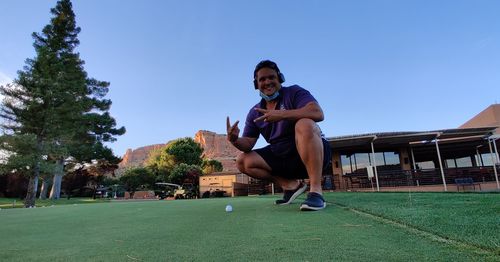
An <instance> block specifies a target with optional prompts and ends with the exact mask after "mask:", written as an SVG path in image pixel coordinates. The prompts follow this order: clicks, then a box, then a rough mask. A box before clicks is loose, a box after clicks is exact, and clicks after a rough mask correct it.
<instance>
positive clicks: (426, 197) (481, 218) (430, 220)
mask: <svg viewBox="0 0 500 262" xmlns="http://www.w3.org/2000/svg"><path fill="white" fill-rule="evenodd" d="M332 202H334V203H337V204H340V205H343V206H346V207H349V208H352V209H355V210H360V211H363V212H367V213H370V214H373V215H376V216H380V217H383V218H388V219H390V220H392V221H396V222H398V223H401V224H403V225H408V226H411V227H413V228H416V229H419V230H423V231H425V232H430V233H432V234H435V235H437V236H440V237H443V238H448V239H452V240H456V241H460V242H463V243H468V244H470V245H475V246H477V247H480V248H483V249H487V250H491V251H494V252H496V253H497V254H500V194H495V193H489V194H484V193H483V194H480V193H479V194H478V193H465V194H458V193H377V194H374V193H339V194H335V197H334V198H333V199H332Z"/></svg>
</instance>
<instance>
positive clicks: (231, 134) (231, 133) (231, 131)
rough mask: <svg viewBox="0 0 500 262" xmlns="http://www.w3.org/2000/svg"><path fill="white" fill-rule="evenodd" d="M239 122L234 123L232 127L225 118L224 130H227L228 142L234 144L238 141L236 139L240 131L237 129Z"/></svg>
mask: <svg viewBox="0 0 500 262" xmlns="http://www.w3.org/2000/svg"><path fill="white" fill-rule="evenodd" d="M239 122H240V121H236V122H234V124H233V125H231V123H230V122H229V117H227V118H226V128H227V140H229V142H235V141H236V140H238V137H239V135H240V129H239V128H238V123H239Z"/></svg>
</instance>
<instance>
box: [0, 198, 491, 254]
mask: <svg viewBox="0 0 500 262" xmlns="http://www.w3.org/2000/svg"><path fill="white" fill-rule="evenodd" d="M333 197H334V194H326V198H327V200H328V199H329V198H333ZM276 198H277V196H275V197H269V196H266V197H239V198H220V199H201V200H178V201H146V202H111V203H99V204H91V205H88V204H86V205H66V206H54V207H45V208H35V209H9V210H1V211H0V225H1V226H0V236H2V237H1V238H0V250H1V251H0V253H1V254H2V260H5V261H27V260H37V261H88V260H92V261H125V260H128V261H139V260H140V261H158V260H160V261H172V260H174V261H186V260H189V261H191V260H207V261H214V260H231V261H234V260H240V261H248V260H253V261H263V260H264V261H270V260H272V261H276V260H277V261H304V260H307V261H333V260H343V261H345V260H349V261H361V260H375V261H381V260H383V261H401V260H414V261H422V260H433V261H436V260H438V261H439V260H441V261H450V260H453V261H471V260H491V261H495V260H497V261H498V259H499V257H498V256H497V255H495V254H494V253H493V252H488V251H484V250H480V249H476V248H474V247H467V246H457V245H454V244H450V243H447V242H442V240H440V239H435V238H432V237H429V236H425V235H422V234H416V233H415V232H413V231H412V230H407V229H405V228H403V227H400V226H396V225H394V224H391V223H387V222H384V221H381V220H379V219H374V218H372V217H370V216H367V215H364V214H360V213H357V212H353V211H352V210H350V209H348V208H344V207H340V206H336V205H329V206H328V207H327V208H326V209H325V210H323V211H320V212H300V211H299V204H300V202H301V201H300V200H297V201H296V203H294V204H291V205H288V206H275V205H273V204H272V203H273V201H274V199H276ZM227 204H231V205H232V207H233V212H225V206H226V205H227Z"/></svg>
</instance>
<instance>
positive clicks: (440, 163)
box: [435, 137, 448, 191]
mask: <svg viewBox="0 0 500 262" xmlns="http://www.w3.org/2000/svg"><path fill="white" fill-rule="evenodd" d="M435 140H436V150H437V154H438V160H439V169H440V170H441V178H442V179H443V187H444V191H448V187H447V186H446V179H445V177H444V170H443V163H442V162H441V153H440V152H439V145H438V139H437V137H436V139H435Z"/></svg>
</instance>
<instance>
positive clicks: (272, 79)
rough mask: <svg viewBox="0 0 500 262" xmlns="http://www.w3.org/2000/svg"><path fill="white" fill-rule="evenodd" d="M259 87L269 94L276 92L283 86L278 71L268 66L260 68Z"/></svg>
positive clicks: (258, 73) (258, 75)
mask: <svg viewBox="0 0 500 262" xmlns="http://www.w3.org/2000/svg"><path fill="white" fill-rule="evenodd" d="M257 87H258V88H259V90H260V91H261V92H262V93H264V94H265V95H267V96H270V95H272V94H274V93H275V92H276V91H278V90H279V89H280V88H281V84H280V82H279V80H278V73H276V71H274V69H271V68H267V67H264V68H262V69H260V70H259V71H257Z"/></svg>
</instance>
